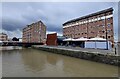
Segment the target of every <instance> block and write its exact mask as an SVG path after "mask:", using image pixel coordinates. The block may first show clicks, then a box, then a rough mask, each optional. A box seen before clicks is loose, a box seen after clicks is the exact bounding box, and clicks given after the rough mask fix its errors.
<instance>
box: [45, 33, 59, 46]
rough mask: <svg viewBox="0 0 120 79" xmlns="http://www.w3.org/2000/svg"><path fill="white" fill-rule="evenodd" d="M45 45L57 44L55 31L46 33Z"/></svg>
mask: <svg viewBox="0 0 120 79" xmlns="http://www.w3.org/2000/svg"><path fill="white" fill-rule="evenodd" d="M46 44H47V45H54V46H56V45H57V33H52V34H47V41H46Z"/></svg>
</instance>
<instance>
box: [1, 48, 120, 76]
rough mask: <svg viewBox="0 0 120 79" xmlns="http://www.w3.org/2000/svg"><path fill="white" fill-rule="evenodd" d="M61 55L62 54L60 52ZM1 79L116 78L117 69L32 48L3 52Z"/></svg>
mask: <svg viewBox="0 0 120 79" xmlns="http://www.w3.org/2000/svg"><path fill="white" fill-rule="evenodd" d="M61 53H62V52H61ZM1 55H2V76H3V77H117V76H118V67H117V66H112V65H107V64H102V63H97V62H92V61H87V60H82V59H78V58H73V57H68V56H63V55H59V54H53V53H49V52H45V51H40V50H37V49H32V48H22V49H9V50H3V51H2V54H1V53H0V56H1Z"/></svg>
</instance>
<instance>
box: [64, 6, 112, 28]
mask: <svg viewBox="0 0 120 79" xmlns="http://www.w3.org/2000/svg"><path fill="white" fill-rule="evenodd" d="M110 11H113V8H108V9H105V10H102V11H99V12H96V13H92V14H89V15H86V16H83V17H79V18H76V19H72V20H69V21H67V22H65V23H64V24H63V26H64V25H66V24H68V23H71V22H75V21H79V20H81V19H85V18H89V17H92V16H95V15H99V14H102V13H106V12H110Z"/></svg>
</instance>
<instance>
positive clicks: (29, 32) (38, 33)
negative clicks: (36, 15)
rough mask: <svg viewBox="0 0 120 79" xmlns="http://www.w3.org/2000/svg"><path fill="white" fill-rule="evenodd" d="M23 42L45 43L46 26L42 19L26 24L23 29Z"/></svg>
mask: <svg viewBox="0 0 120 79" xmlns="http://www.w3.org/2000/svg"><path fill="white" fill-rule="evenodd" d="M22 40H23V42H30V43H32V42H33V43H34V42H35V43H45V41H46V26H45V25H44V23H43V22H42V21H38V22H35V23H32V24H31V25H27V27H25V28H24V29H23V37H22Z"/></svg>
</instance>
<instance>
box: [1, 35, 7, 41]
mask: <svg viewBox="0 0 120 79" xmlns="http://www.w3.org/2000/svg"><path fill="white" fill-rule="evenodd" d="M0 41H8V35H7V34H5V33H0Z"/></svg>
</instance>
